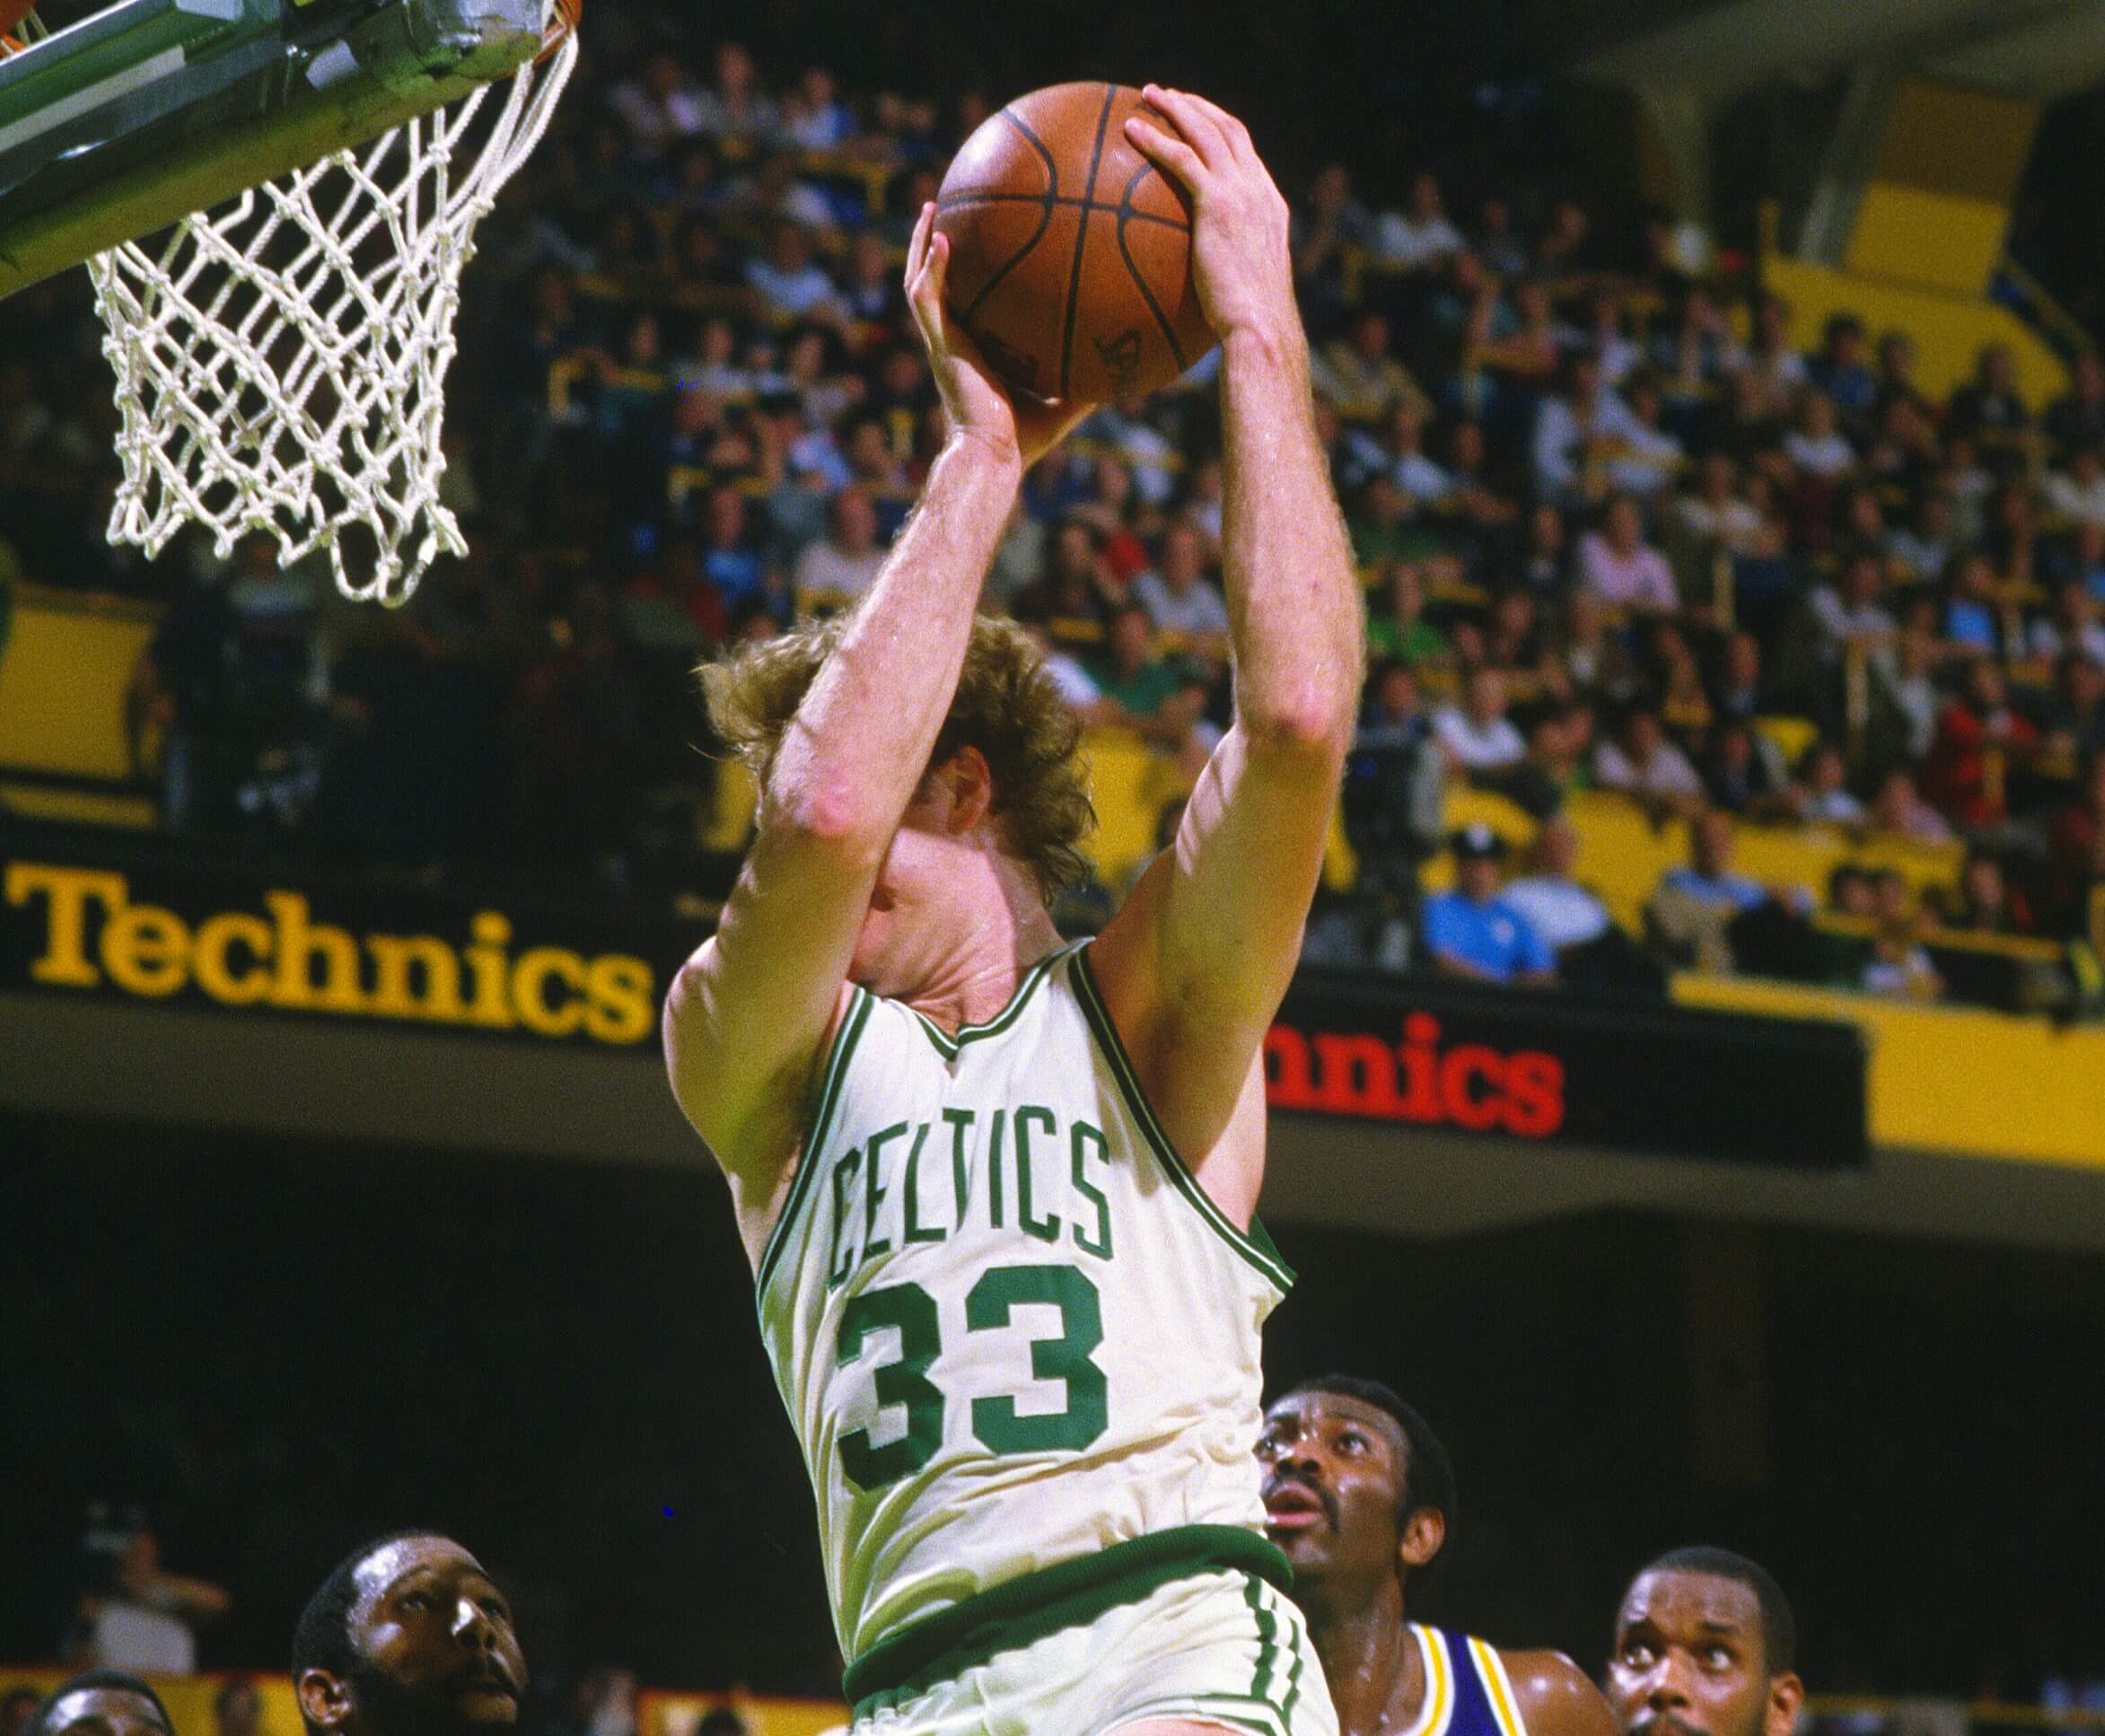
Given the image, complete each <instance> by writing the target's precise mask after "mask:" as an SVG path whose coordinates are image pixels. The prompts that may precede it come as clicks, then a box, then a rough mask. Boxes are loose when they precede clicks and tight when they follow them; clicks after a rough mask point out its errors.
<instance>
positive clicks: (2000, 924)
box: [1932, 845, 2030, 934]
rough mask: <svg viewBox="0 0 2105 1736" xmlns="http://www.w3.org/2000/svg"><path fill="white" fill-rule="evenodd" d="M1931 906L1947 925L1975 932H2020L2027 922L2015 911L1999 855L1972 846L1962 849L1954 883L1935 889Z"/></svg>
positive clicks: (2014, 904) (2026, 927)
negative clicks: (1964, 852) (1963, 852)
mask: <svg viewBox="0 0 2105 1736" xmlns="http://www.w3.org/2000/svg"><path fill="white" fill-rule="evenodd" d="M1932 907H1933V908H1934V910H1935V911H1936V913H1937V916H1938V919H1939V920H1940V921H1941V922H1942V923H1943V925H1944V926H1945V927H1947V928H1958V929H1963V930H1965V931H1966V932H1968V933H1969V934H2023V933H2024V932H2025V931H2026V930H2027V929H2028V928H2030V924H2029V923H2027V922H2025V921H2024V920H2022V917H2021V916H2020V915H2019V911H2018V907H2017V904H2016V901H2015V900H2014V899H2013V898H2012V896H2011V891H2010V882H2009V880H2008V878H2007V877H2006V876H2005V875H2004V872H2003V862H2002V858H2001V857H1999V856H1998V855H1996V854H1995V852H1994V851H1993V850H1989V849H1985V848H1982V847H1981V846H1978V845H1977V846H1975V847H1974V848H1972V849H1970V850H1969V851H1968V852H1967V853H1966V861H1965V863H1964V864H1963V865H1961V867H1960V871H1959V881H1958V883H1957V884H1956V885H1954V886H1952V887H1949V888H1942V889H1939V890H1937V891H1936V892H1935V893H1934V895H1933V898H1932Z"/></svg>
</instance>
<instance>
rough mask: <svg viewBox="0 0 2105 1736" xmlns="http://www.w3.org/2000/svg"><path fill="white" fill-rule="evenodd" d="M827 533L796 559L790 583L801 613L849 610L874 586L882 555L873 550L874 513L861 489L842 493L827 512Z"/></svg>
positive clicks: (847, 489)
mask: <svg viewBox="0 0 2105 1736" xmlns="http://www.w3.org/2000/svg"><path fill="white" fill-rule="evenodd" d="M827 520H828V530H827V534H826V536H825V537H824V538H822V539H820V540H819V541H817V542H814V543H812V544H811V545H810V546H809V547H807V548H805V549H804V550H803V553H802V554H800V555H799V556H798V557H797V563H796V569H795V573H794V577H793V580H792V583H793V587H794V591H795V592H796V606H797V611H798V613H800V614H806V615H809V614H823V613H828V612H830V611H831V610H834V609H844V608H846V607H848V606H849V605H851V604H852V603H854V602H855V600H856V599H857V598H859V597H861V596H862V595H863V593H864V592H866V591H868V590H869V589H870V587H871V586H872V585H873V584H875V583H877V575H878V574H879V573H881V572H882V571H883V570H884V558H885V551H884V550H883V549H882V548H879V547H878V545H877V509H876V508H875V507H874V506H873V505H872V504H870V496H869V495H868V494H866V493H865V492H864V490H862V489H861V488H853V487H851V488H843V489H842V490H841V491H840V492H839V493H838V494H837V495H834V496H833V500H832V503H831V504H830V505H829V509H828V512H827Z"/></svg>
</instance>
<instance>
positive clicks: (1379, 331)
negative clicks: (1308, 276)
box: [1309, 310, 1433, 422]
mask: <svg viewBox="0 0 2105 1736" xmlns="http://www.w3.org/2000/svg"><path fill="white" fill-rule="evenodd" d="M1309 372H1310V373H1311V375H1312V376H1313V377H1314V381H1315V388H1316V390H1317V391H1318V392H1319V393H1320V395H1321V396H1322V397H1324V398H1327V399H1329V401H1330V403H1331V404H1332V405H1333V406H1334V407H1335V408H1336V409H1337V411H1338V415H1339V416H1343V417H1345V418H1346V421H1348V422H1379V421H1381V420H1382V419H1383V418H1384V417H1386V416H1389V415H1390V413H1391V412H1393V411H1394V410H1395V409H1396V408H1398V407H1399V406H1400V405H1405V404H1408V405H1411V406H1412V407H1414V408H1416V410H1417V412H1418V415H1419V416H1420V417H1421V418H1425V417H1430V416H1432V414H1433V401H1432V399H1429V398H1427V397H1426V396H1425V393H1424V392H1423V391H1421V390H1419V388H1418V382H1417V381H1415V380H1413V379H1412V378H1411V375H1410V370H1409V369H1408V368H1406V367H1405V366H1404V365H1403V364H1402V363H1400V362H1399V361H1398V360H1397V359H1396V357H1395V355H1393V354H1392V353H1391V351H1390V332H1389V321H1388V319H1387V318H1386V317H1385V316H1384V315H1382V314H1381V313H1379V312H1375V311H1372V310H1369V311H1364V312H1362V313H1361V314H1359V315H1358V316H1357V317H1356V318H1355V320H1353V322H1352V333H1351V336H1350V337H1349V338H1333V339H1332V340H1331V341H1330V342H1329V343H1328V344H1326V345H1324V346H1323V347H1322V349H1321V350H1320V352H1319V353H1318V354H1317V355H1315V356H1314V357H1313V358H1312V359H1311V363H1310V367H1309Z"/></svg>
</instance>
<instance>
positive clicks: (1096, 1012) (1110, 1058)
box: [1072, 948, 1294, 1291]
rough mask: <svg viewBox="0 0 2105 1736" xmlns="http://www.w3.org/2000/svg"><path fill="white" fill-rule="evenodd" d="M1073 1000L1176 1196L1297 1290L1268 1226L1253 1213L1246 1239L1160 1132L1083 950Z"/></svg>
mask: <svg viewBox="0 0 2105 1736" xmlns="http://www.w3.org/2000/svg"><path fill="white" fill-rule="evenodd" d="M1072 975H1073V978H1074V998H1075V999H1076V1000H1077V1001H1078V1002H1080V1003H1081V1006H1082V1013H1083V1017H1084V1018H1086V1019H1087V1020H1088V1021H1089V1028H1090V1030H1092V1032H1094V1033H1095V1036H1096V1042H1097V1047H1098V1048H1101V1050H1102V1051H1103V1057H1104V1059H1105V1061H1106V1062H1108V1063H1109V1064H1110V1069H1111V1074H1112V1076H1113V1077H1115V1078H1116V1079H1117V1080H1118V1088H1119V1090H1120V1091H1122V1092H1124V1093H1125V1095H1126V1103H1127V1108H1129V1109H1131V1110H1132V1111H1133V1118H1134V1119H1135V1120H1136V1121H1137V1122H1139V1123H1140V1126H1141V1128H1142V1130H1143V1131H1144V1132H1145V1134H1146V1135H1147V1139H1148V1143H1149V1144H1151V1145H1153V1147H1154V1150H1155V1155H1156V1156H1157V1157H1159V1158H1160V1159H1161V1160H1162V1168H1163V1169H1164V1170H1167V1171H1168V1172H1169V1177H1170V1179H1171V1181H1173V1182H1175V1183H1176V1185H1177V1190H1178V1192H1180V1193H1181V1194H1182V1195H1183V1196H1184V1197H1185V1198H1186V1199H1188V1200H1189V1201H1190V1202H1191V1203H1192V1205H1193V1206H1197V1208H1198V1214H1199V1215H1200V1216H1201V1217H1203V1218H1205V1219H1206V1222H1207V1223H1210V1224H1211V1225H1213V1227H1214V1228H1215V1230H1217V1231H1219V1232H1220V1233H1221V1235H1222V1236H1223V1237H1224V1239H1225V1240H1226V1241H1227V1243H1228V1245H1229V1246H1230V1247H1231V1248H1232V1249H1234V1250H1235V1251H1236V1252H1237V1253H1239V1254H1241V1256H1242V1258H1244V1259H1246V1260H1248V1261H1249V1262H1250V1264H1251V1265H1252V1266H1254V1267H1257V1269H1258V1270H1259V1271H1260V1272H1262V1273H1263V1274H1264V1275H1265V1276H1267V1278H1269V1279H1271V1281H1272V1282H1273V1283H1274V1284H1277V1285H1278V1286H1279V1288H1280V1289H1281V1290H1283V1291H1285V1290H1291V1289H1292V1288H1293V1287H1294V1268H1293V1267H1290V1266H1288V1265H1287V1264H1286V1262H1285V1260H1284V1259H1282V1258H1280V1257H1279V1250H1278V1249H1277V1248H1276V1247H1275V1246H1273V1243H1272V1238H1271V1237H1270V1236H1269V1235H1267V1234H1266V1232H1265V1225H1264V1221H1263V1220H1262V1219H1261V1218H1259V1217H1258V1216H1257V1215H1256V1214H1254V1213H1253V1214H1251V1216H1250V1231H1249V1233H1248V1234H1245V1233H1244V1232H1242V1231H1241V1230H1238V1229H1237V1228H1236V1227H1235V1225H1234V1224H1233V1223H1232V1222H1230V1220H1229V1217H1228V1214H1226V1213H1225V1212H1224V1211H1223V1210H1222V1209H1221V1208H1220V1207H1219V1206H1216V1205H1215V1203H1214V1199H1213V1196H1212V1195H1211V1194H1209V1193H1207V1192H1206V1188H1204V1187H1203V1186H1202V1185H1201V1184H1200V1182H1199V1179H1198V1178H1197V1176H1195V1175H1193V1174H1192V1173H1191V1171H1190V1170H1188V1169H1187V1168H1186V1167H1185V1164H1184V1160H1183V1159H1182V1158H1180V1157H1179V1156H1178V1155H1177V1148H1176V1147H1175V1146H1173V1145H1172V1144H1170V1135H1168V1134H1166V1133H1164V1132H1163V1131H1162V1123H1161V1122H1160V1121H1158V1120H1156V1119H1155V1113H1154V1108H1153V1105H1152V1104H1150V1103H1149V1102H1148V1100H1147V1093H1146V1092H1144V1091H1142V1090H1141V1089H1140V1076H1139V1074H1136V1072H1135V1071H1134V1070H1133V1062H1132V1060H1131V1058H1130V1057H1128V1056H1127V1053H1126V1045H1125V1044H1124V1042H1123V1041H1121V1040H1120V1039H1119V1037H1118V1027H1117V1026H1116V1025H1114V1024H1113V1023H1112V1022H1111V1015H1110V1009H1109V1008H1108V1007H1106V1006H1105V1004H1104V999H1103V991H1102V990H1101V989H1100V988H1099V987H1098V986H1097V983H1096V972H1095V971H1094V969H1092V968H1091V966H1090V962H1089V953H1088V951H1087V949H1086V948H1085V949H1084V950H1083V951H1080V952H1077V953H1076V954H1075V955H1074V971H1073V973H1072Z"/></svg>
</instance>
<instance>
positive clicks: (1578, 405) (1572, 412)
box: [1532, 351, 1636, 499]
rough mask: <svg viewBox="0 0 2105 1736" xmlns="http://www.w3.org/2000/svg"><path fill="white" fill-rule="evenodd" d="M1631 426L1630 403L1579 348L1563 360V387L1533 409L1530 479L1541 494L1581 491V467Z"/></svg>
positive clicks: (1633, 421)
mask: <svg viewBox="0 0 2105 1736" xmlns="http://www.w3.org/2000/svg"><path fill="white" fill-rule="evenodd" d="M1635 428H1636V417H1634V416H1632V415H1631V414H1630V407H1629V406H1628V405H1627V404H1625V403H1624V402H1623V400H1622V399H1620V398H1618V396H1617V395H1616V394H1615V391H1614V390H1613V389H1611V388H1610V387H1609V385H1608V384H1607V383H1606V382H1605V381H1602V379H1601V364H1600V362H1599V361H1598V360H1597V359H1596V358H1595V357H1594V356H1592V355H1590V354H1588V353H1586V352H1583V351H1582V352H1581V353H1580V354H1579V355H1574V356H1573V357H1572V359H1571V361H1570V363H1569V364H1567V365H1566V376H1565V390H1564V391H1563V393H1562V394H1561V395H1558V396H1554V397H1551V398H1548V399H1545V400H1544V401H1543V404H1542V407H1541V408H1540V409H1539V410H1538V411H1537V412H1536V416H1535V432H1534V435H1533V440H1532V445H1533V451H1534V463H1535V483H1536V487H1537V488H1538V489H1539V490H1540V491H1541V493H1542V494H1543V495H1548V496H1550V497H1553V498H1560V499H1561V498H1563V497H1565V496H1566V495H1581V494H1583V492H1584V485H1585V481H1586V478H1585V477H1584V475H1583V469H1584V467H1585V466H1586V465H1588V464H1589V463H1590V462H1592V461H1594V460H1600V459H1604V458H1605V456H1606V452H1607V450H1608V448H1609V445H1610V444H1611V443H1613V442H1615V441H1617V440H1619V439H1622V438H1623V437H1625V436H1626V435H1627V434H1630V433H1631V432H1632V431H1633V430H1634V429H1635Z"/></svg>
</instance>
